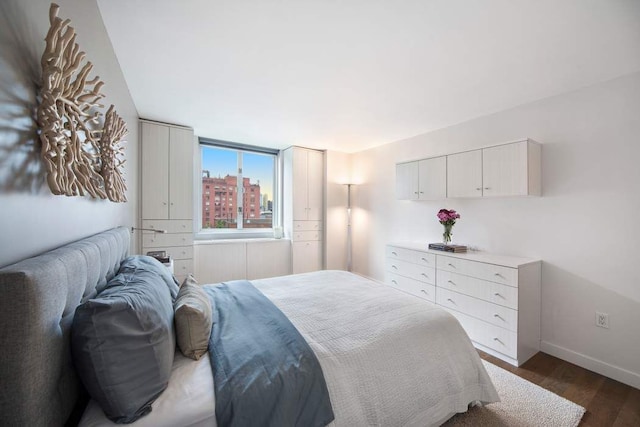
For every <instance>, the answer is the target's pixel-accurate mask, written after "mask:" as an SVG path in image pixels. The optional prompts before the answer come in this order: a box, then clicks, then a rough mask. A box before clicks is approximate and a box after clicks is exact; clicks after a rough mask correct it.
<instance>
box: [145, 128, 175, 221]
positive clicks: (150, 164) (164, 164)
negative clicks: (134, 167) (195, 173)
mask: <svg viewBox="0 0 640 427" xmlns="http://www.w3.org/2000/svg"><path fill="white" fill-rule="evenodd" d="M141 160H142V197H141V199H142V217H143V218H146V219H169V169H168V165H169V127H168V126H162V125H156V124H153V123H145V122H143V123H142V155H141Z"/></svg>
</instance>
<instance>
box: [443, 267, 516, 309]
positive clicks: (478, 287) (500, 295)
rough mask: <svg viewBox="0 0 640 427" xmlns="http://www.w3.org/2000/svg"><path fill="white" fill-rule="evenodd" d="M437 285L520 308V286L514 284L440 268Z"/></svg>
mask: <svg viewBox="0 0 640 427" xmlns="http://www.w3.org/2000/svg"><path fill="white" fill-rule="evenodd" d="M436 285H437V286H438V288H444V289H449V290H451V291H455V292H458V293H461V294H465V295H469V296H472V297H475V298H478V299H481V300H485V301H489V302H492V303H494V304H498V305H502V306H504V307H509V308H512V309H514V310H517V309H518V288H514V287H512V286H507V285H501V284H500V283H494V282H488V281H486V280H480V279H476V278H475V277H469V276H464V275H462V274H458V273H451V272H449V271H444V270H438V272H437V274H436Z"/></svg>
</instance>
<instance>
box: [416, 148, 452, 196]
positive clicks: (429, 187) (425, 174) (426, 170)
mask: <svg viewBox="0 0 640 427" xmlns="http://www.w3.org/2000/svg"><path fill="white" fill-rule="evenodd" d="M446 197H447V157H446V156H442V157H435V158H433V159H424V160H420V161H419V162H418V199H420V200H441V199H445V198H446Z"/></svg>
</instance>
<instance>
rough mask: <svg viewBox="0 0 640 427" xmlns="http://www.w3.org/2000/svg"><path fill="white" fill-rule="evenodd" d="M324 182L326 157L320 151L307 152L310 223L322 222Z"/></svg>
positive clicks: (308, 217) (308, 214)
mask: <svg viewBox="0 0 640 427" xmlns="http://www.w3.org/2000/svg"><path fill="white" fill-rule="evenodd" d="M323 181H324V155H323V153H322V152H320V151H315V150H309V151H307V183H308V186H307V191H308V201H309V202H308V203H309V206H308V208H309V209H308V213H307V219H308V220H309V221H320V220H322V199H323V194H322V193H323V192H322V189H323V185H322V183H323Z"/></svg>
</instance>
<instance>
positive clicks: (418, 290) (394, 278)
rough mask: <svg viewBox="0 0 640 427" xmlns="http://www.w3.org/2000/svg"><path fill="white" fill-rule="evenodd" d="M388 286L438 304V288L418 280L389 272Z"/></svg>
mask: <svg viewBox="0 0 640 427" xmlns="http://www.w3.org/2000/svg"><path fill="white" fill-rule="evenodd" d="M387 284H388V285H389V286H393V287H394V288H397V289H400V290H401V291H404V292H407V293H410V294H412V295H415V296H417V297H420V298H423V299H426V300H427V301H430V302H436V287H435V286H434V285H430V284H428V283H424V282H420V281H418V280H414V279H409V278H408V277H403V276H400V275H398V274H394V273H390V272H387Z"/></svg>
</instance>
